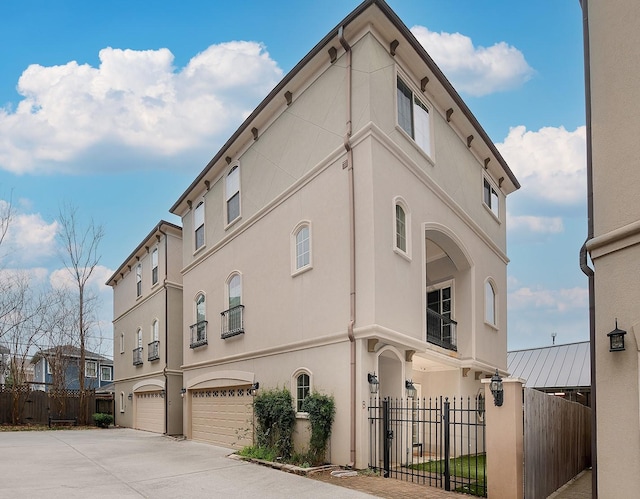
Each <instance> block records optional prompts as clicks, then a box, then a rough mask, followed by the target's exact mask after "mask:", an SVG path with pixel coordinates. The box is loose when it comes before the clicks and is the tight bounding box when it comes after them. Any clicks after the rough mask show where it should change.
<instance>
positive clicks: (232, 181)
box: [225, 165, 240, 224]
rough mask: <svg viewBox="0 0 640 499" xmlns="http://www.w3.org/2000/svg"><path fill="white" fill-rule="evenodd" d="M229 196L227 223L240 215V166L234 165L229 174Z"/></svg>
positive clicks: (227, 184) (227, 181)
mask: <svg viewBox="0 0 640 499" xmlns="http://www.w3.org/2000/svg"><path fill="white" fill-rule="evenodd" d="M225 191H226V198H227V224H230V223H231V222H233V221H234V220H235V219H236V218H238V217H239V216H240V168H239V167H238V165H236V166H234V167H233V168H232V169H231V171H230V172H229V173H228V174H227V180H226V183H225Z"/></svg>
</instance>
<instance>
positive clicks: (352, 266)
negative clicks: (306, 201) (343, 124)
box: [338, 26, 356, 467]
mask: <svg viewBox="0 0 640 499" xmlns="http://www.w3.org/2000/svg"><path fill="white" fill-rule="evenodd" d="M338 38H339V40H340V45H342V47H343V48H344V50H345V53H346V56H347V130H346V132H345V135H344V148H345V150H346V151H347V166H346V168H347V175H348V177H349V309H350V313H349V325H348V327H347V336H348V337H349V346H350V371H351V373H350V374H351V376H350V378H351V395H350V396H351V410H350V422H351V425H350V440H349V441H350V462H349V466H351V467H353V466H355V464H356V339H355V336H354V334H353V328H354V326H355V323H356V230H355V226H356V218H355V187H354V179H353V150H352V149H351V133H352V121H351V93H352V83H351V72H352V69H351V46H350V45H349V43H348V42H347V40H345V38H344V26H340V28H339V29H338Z"/></svg>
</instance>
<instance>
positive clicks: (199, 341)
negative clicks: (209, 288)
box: [191, 293, 207, 348]
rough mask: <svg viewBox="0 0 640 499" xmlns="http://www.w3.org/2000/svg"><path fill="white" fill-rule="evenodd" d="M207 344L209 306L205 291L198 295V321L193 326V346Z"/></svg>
mask: <svg viewBox="0 0 640 499" xmlns="http://www.w3.org/2000/svg"><path fill="white" fill-rule="evenodd" d="M206 344H207V307H206V300H205V296H204V293H198V295H197V296H196V323H195V324H194V325H193V326H191V348H195V347H199V346H202V345H206Z"/></svg>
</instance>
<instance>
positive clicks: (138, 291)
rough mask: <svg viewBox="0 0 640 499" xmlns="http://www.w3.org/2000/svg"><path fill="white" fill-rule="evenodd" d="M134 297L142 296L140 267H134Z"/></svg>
mask: <svg viewBox="0 0 640 499" xmlns="http://www.w3.org/2000/svg"><path fill="white" fill-rule="evenodd" d="M136 296H142V265H140V264H138V265H136Z"/></svg>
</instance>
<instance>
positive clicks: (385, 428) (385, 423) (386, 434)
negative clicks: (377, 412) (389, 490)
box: [382, 398, 393, 478]
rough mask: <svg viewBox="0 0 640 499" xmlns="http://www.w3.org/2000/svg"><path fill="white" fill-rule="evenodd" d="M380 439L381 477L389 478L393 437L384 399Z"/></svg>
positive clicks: (387, 408)
mask: <svg viewBox="0 0 640 499" xmlns="http://www.w3.org/2000/svg"><path fill="white" fill-rule="evenodd" d="M382 432H383V433H382V438H383V451H382V452H383V454H384V455H383V456H382V458H383V468H384V473H383V474H382V476H383V477H384V478H389V473H390V471H391V463H390V459H389V457H390V456H389V454H391V445H390V443H391V442H390V440H391V438H392V435H393V431H392V430H391V426H390V422H389V400H388V399H387V398H385V399H384V400H383V401H382Z"/></svg>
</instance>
